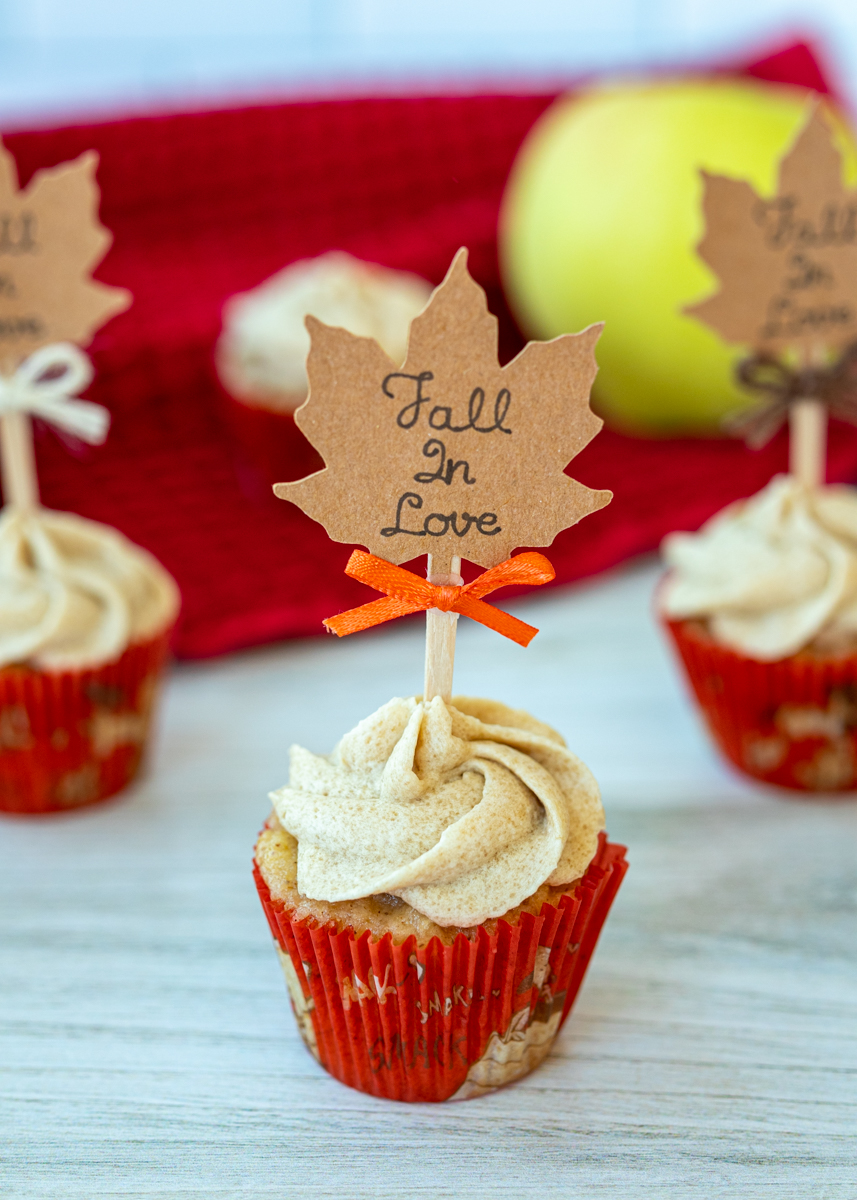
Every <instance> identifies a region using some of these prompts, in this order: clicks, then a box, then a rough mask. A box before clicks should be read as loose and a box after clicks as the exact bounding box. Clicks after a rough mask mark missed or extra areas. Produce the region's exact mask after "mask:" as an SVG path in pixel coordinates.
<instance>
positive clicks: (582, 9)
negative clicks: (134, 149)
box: [0, 0, 857, 128]
mask: <svg viewBox="0 0 857 1200" xmlns="http://www.w3.org/2000/svg"><path fill="white" fill-rule="evenodd" d="M794 35H804V36H807V35H808V36H810V37H812V38H815V39H816V40H817V41H818V42H819V43H820V44H821V46H822V48H823V49H824V51H825V53H826V56H827V58H828V61H829V63H830V65H831V66H832V68H833V71H834V73H835V75H836V76H837V78H838V82H839V83H840V86H842V88H843V90H844V91H845V92H846V93H847V94H849V95H850V96H852V97H854V96H857V85H855V82H854V81H855V80H857V3H855V0H813V2H811V3H810V2H809V0H792V2H791V3H789V2H788V0H750V2H749V3H747V0H718V2H717V3H712V2H711V0H598V2H597V3H592V2H591V0H0V120H4V121H5V123H6V127H7V128H8V127H9V125H10V120H11V121H12V123H14V124H21V123H28V122H30V123H32V121H33V120H36V119H39V120H50V119H52V118H53V117H56V116H58V115H61V114H72V113H78V114H80V113H87V112H94V113H98V112H106V111H110V110H114V111H115V110H116V109H121V110H126V111H128V110H134V109H139V108H143V109H151V108H163V107H168V106H173V105H193V104H198V103H207V102H212V101H213V102H218V101H222V100H227V101H228V100H233V99H234V100H239V99H241V98H243V97H248V96H259V95H267V96H272V95H289V94H294V93H295V92H308V91H310V92H316V93H317V92H321V93H327V94H330V93H341V92H343V91H361V92H366V91H382V90H387V91H413V90H421V89H423V90H424V89H426V88H443V87H449V86H454V87H457V88H468V87H473V88H476V87H480V86H490V85H491V83H492V82H494V83H495V86H496V85H505V86H506V87H508V86H510V85H512V86H519V87H522V88H528V87H533V86H534V85H535V86H539V85H545V86H548V87H550V86H553V85H556V84H559V83H562V82H563V81H566V80H568V79H569V78H571V77H573V76H575V75H577V74H580V73H582V72H586V71H590V70H596V69H597V70H605V69H606V70H617V71H624V70H629V69H630V70H634V69H639V68H644V67H647V66H651V65H656V64H665V65H672V64H677V65H683V64H688V63H694V62H710V61H712V60H716V59H718V58H723V57H726V56H729V55H730V54H733V55H734V54H739V55H742V54H746V53H752V52H753V51H756V50H760V51H764V50H766V49H771V48H776V46H777V45H781V44H782V43H783V42H784V41H785V40H787V39H788V38H789V37H790V36H794Z"/></svg>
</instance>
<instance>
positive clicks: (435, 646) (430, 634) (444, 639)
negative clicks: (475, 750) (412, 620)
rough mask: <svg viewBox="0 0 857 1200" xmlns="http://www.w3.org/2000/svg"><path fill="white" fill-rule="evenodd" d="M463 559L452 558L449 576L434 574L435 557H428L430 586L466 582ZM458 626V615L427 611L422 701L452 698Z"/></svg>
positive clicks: (438, 610) (447, 700) (432, 609)
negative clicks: (463, 578)
mask: <svg viewBox="0 0 857 1200" xmlns="http://www.w3.org/2000/svg"><path fill="white" fill-rule="evenodd" d="M460 570H461V559H460V558H459V557H458V556H457V555H453V557H452V561H451V562H450V573H449V574H443V575H434V574H432V556H431V555H429V556H428V564H427V566H426V578H427V579H428V581H429V583H436V584H438V586H440V587H443V586H445V585H448V584H455V585H457V586H458V587H460V586H461V584H462V583H463V582H464V581H463V580H462V578H461V575H460V574H459V572H460ZM457 625H458V613H446V612H441V611H440V609H439V608H430V609H428V610H427V611H426V677H425V685H424V687H423V699H424V700H425V701H429V700H433V699H434V697H435V696H440V697H441V698H442V699H443V700H445V701H446V703H447V704H448V703H449V702H450V700H451V699H452V671H453V667H454V665H455V630H456V627H457Z"/></svg>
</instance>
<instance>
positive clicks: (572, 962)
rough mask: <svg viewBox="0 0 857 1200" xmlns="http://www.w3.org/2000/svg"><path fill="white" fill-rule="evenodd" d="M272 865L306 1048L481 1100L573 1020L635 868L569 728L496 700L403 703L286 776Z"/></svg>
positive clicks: (411, 1089)
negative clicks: (615, 840)
mask: <svg viewBox="0 0 857 1200" xmlns="http://www.w3.org/2000/svg"><path fill="white" fill-rule="evenodd" d="M272 800H273V804H274V812H273V814H272V816H271V819H270V820H269V822H268V826H267V827H266V829H265V830H264V831H263V833H262V835H261V837H260V839H259V842H258V844H257V847H256V856H255V874H256V881H257V885H258V888H259V893H260V896H261V898H262V903H263V905H264V908H265V911H266V914H267V916H268V920H269V922H270V926H271V931H272V933H273V936H274V940H275V945H276V947H277V950H278V952H279V955H280V960H281V962H282V965H283V969H284V972H285V975H286V981H287V984H288V987H289V992H290V995H291V998H292V1003H293V1006H294V1009H295V1014H296V1017H297V1019H298V1024H299V1027H300V1029H301V1033H302V1035H303V1037H304V1040H305V1042H306V1044H307V1047H308V1048H309V1050H310V1051H311V1053H313V1054H314V1055H315V1057H316V1058H317V1059H318V1060H319V1061H320V1062H321V1064H322V1065H323V1066H324V1067H325V1068H326V1069H327V1070H328V1071H330V1072H331V1074H333V1075H335V1076H336V1077H337V1078H338V1079H340V1080H341V1081H342V1082H343V1083H346V1084H349V1085H350V1086H352V1087H356V1088H359V1089H360V1090H362V1091H366V1092H370V1093H373V1094H375V1095H378V1096H384V1097H387V1098H390V1099H398V1100H434V1101H440V1100H448V1099H467V1098H470V1097H473V1096H479V1095H482V1094H484V1093H486V1092H489V1091H492V1090H493V1089H495V1088H497V1087H499V1086H502V1085H503V1084H505V1083H509V1082H511V1081H513V1080H515V1079H518V1078H520V1077H521V1076H522V1075H524V1074H526V1073H527V1072H529V1071H530V1070H532V1069H533V1068H534V1067H535V1066H537V1065H538V1063H539V1062H541V1060H542V1059H543V1058H544V1057H545V1056H546V1054H547V1053H548V1051H549V1049H550V1047H551V1045H552V1043H553V1040H554V1038H555V1037H556V1034H557V1032H558V1030H559V1028H560V1027H561V1025H562V1023H563V1021H564V1020H565V1018H566V1016H567V1015H568V1012H569V1009H570V1008H571V1005H572V1002H573V1000H574V997H575V995H576V993H577V990H578V988H579V987H580V983H581V981H582V978H583V975H584V972H585V970H586V967H587V964H588V962H589V959H590V957H591V954H592V951H593V949H594V946H595V942H596V940H597V938H598V934H599V932H600V929H601V926H602V924H603V921H604V919H605V917H606V914H607V911H608V909H609V907H610V904H611V902H612V899H613V896H614V895H615V892H616V890H617V888H618V886H619V883H620V881H621V878H622V875H623V873H624V870H625V862H624V848H623V847H619V846H615V845H610V844H609V843H608V842H607V841H606V838H605V835H604V832H603V826H604V814H603V810H602V807H601V801H600V798H599V792H598V787H597V784H596V783H595V780H594V779H593V777H592V775H591V773H590V772H589V770H588V769H587V768H586V767H585V766H584V764H583V763H582V762H581V761H580V760H579V759H578V758H576V757H575V756H574V755H573V754H572V753H571V752H570V751H569V750H568V749H567V748H566V747H565V744H564V742H563V740H562V738H561V737H560V736H559V734H557V733H556V732H555V731H554V730H552V729H550V728H549V727H548V726H546V725H543V724H542V723H541V722H539V721H536V720H535V719H534V718H532V717H530V716H528V715H527V714H526V713H524V712H520V711H516V710H513V709H510V708H507V707H506V706H505V705H503V704H499V703H496V702H493V701H489V700H473V699H467V698H464V697H457V698H455V699H454V700H453V702H452V703H451V704H446V703H444V701H443V700H442V699H441V698H440V697H435V699H434V700H432V701H431V702H430V703H428V704H426V703H423V702H422V701H421V700H420V699H419V698H411V699H394V700H391V701H390V702H389V703H388V704H386V705H384V706H383V707H382V708H381V709H379V710H378V711H377V712H376V713H374V714H373V715H372V716H371V717H368V718H367V719H366V720H364V721H361V722H360V724H359V725H358V726H357V727H356V728H355V729H353V730H352V731H351V732H350V733H348V734H346V736H345V737H344V738H343V739H342V740H341V741H340V743H339V744H338V746H337V747H336V749H335V750H334V751H333V753H332V754H330V755H327V756H319V755H315V754H311V753H310V752H309V751H307V750H304V749H302V748H300V747H293V748H292V752H291V771H290V781H289V786H288V787H284V788H281V789H280V790H279V791H278V792H275V793H273V794H272Z"/></svg>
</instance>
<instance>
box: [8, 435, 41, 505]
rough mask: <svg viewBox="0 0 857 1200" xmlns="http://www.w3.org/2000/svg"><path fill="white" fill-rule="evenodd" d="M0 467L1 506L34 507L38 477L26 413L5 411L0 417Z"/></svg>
mask: <svg viewBox="0 0 857 1200" xmlns="http://www.w3.org/2000/svg"><path fill="white" fill-rule="evenodd" d="M0 468H2V474H3V503H4V504H5V506H6V507H7V508H10V507H11V508H20V509H34V508H38V507H39V477H38V475H37V474H36V454H35V450H34V449H33V424H32V421H31V420H30V417H29V415H28V414H27V413H22V412H9V413H4V414H3V416H2V417H0Z"/></svg>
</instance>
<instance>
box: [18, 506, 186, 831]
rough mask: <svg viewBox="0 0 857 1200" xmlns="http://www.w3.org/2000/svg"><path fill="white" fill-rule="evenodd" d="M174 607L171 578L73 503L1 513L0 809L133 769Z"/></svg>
mask: <svg viewBox="0 0 857 1200" xmlns="http://www.w3.org/2000/svg"><path fill="white" fill-rule="evenodd" d="M178 609H179V593H178V588H177V587H176V584H175V582H174V580H173V579H172V577H171V576H170V575H169V574H168V573H167V572H166V571H165V570H164V568H163V567H162V566H161V565H160V564H159V563H158V562H157V561H156V559H154V558H153V557H152V555H151V554H149V553H148V552H147V551H145V550H143V549H141V548H140V547H139V546H135V545H134V544H133V542H130V541H128V539H127V538H125V537H123V536H122V534H120V533H119V532H118V531H117V530H115V529H111V528H110V527H108V526H106V525H100V524H98V523H96V522H95V521H88V520H85V519H84V518H83V517H79V516H75V515H74V514H73V513H63V512H54V511H51V510H49V509H44V508H36V509H32V510H22V509H20V508H16V507H7V508H6V509H4V511H3V512H2V513H1V514H0V810H2V811H5V812H12V813H46V812H58V811H61V810H64V809H68V808H76V807H79V806H81V805H84V804H91V803H94V802H95V801H98V800H103V799H105V798H106V797H108V796H111V795H113V794H114V793H115V792H118V791H119V790H120V789H121V788H123V787H124V786H125V785H126V784H127V783H128V782H129V781H130V780H131V779H132V778H133V777H134V775H135V774H136V772H137V768H138V767H139V764H140V760H141V757H142V755H143V750H144V747H145V743H146V738H147V736H148V731H149V727H150V723H151V718H152V710H153V706H154V702H155V697H156V693H157V685H158V680H159V677H160V674H161V671H162V668H163V665H164V661H165V658H166V655H167V648H168V644H169V637H170V633H171V630H172V627H173V625H174V623H175V620H176V616H177V614H178Z"/></svg>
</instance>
